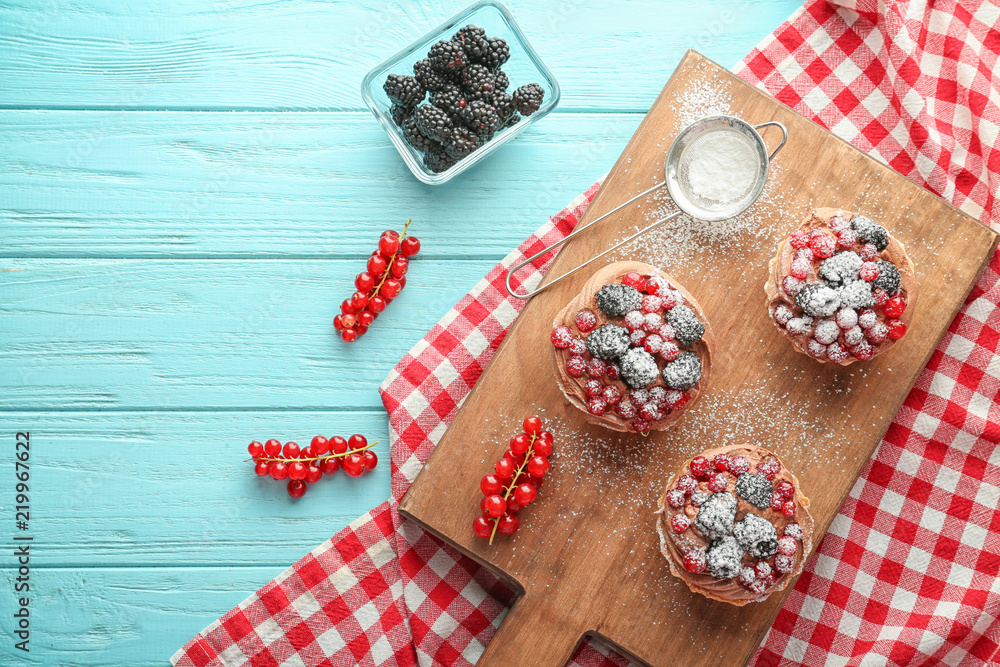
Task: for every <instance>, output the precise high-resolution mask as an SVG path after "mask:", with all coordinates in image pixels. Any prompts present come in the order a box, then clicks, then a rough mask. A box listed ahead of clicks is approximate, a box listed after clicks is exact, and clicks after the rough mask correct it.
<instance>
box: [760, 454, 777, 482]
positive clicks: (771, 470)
mask: <svg viewBox="0 0 1000 667" xmlns="http://www.w3.org/2000/svg"><path fill="white" fill-rule="evenodd" d="M757 472H758V473H760V474H761V475H764V477H766V478H767V479H769V480H771V481H774V478H775V477H777V476H778V473H779V472H781V463H779V462H778V459H777V457H775V456H768V457H767V458H766V459H764V460H763V461H761V462H760V463H758V464H757Z"/></svg>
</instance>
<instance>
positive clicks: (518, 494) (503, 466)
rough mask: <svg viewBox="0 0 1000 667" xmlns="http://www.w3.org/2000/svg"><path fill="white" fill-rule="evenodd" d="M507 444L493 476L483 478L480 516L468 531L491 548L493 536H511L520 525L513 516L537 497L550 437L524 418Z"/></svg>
mask: <svg viewBox="0 0 1000 667" xmlns="http://www.w3.org/2000/svg"><path fill="white" fill-rule="evenodd" d="M521 426H522V427H523V428H524V433H518V434H517V435H515V436H514V438H513V439H512V440H511V441H510V449H509V450H507V451H506V452H504V455H503V457H502V458H501V459H500V460H499V461H497V464H496V467H495V469H494V470H495V471H494V474H489V475H486V476H484V477H483V479H482V480H480V482H479V488H480V490H482V492H483V496H485V497H484V498H483V500H482V502H480V504H479V507H480V509H481V510H482V511H483V513H482V515H480V516H478V517H476V518H475V520H474V521H473V522H472V530H473V532H475V533H476V535H478V536H479V537H481V538H483V539H484V540H489V541H490V544H493V538H494V537H495V536H496V534H497V533H500V534H501V535H511V534H513V533H514V532H515V531H516V530H517V529H518V527H519V526H520V525H521V522H520V519H518V518H517V513H518V512H520V511H521V508H523V507H524V506H525V505H528V504H530V503H532V502H533V501H534V500H535V498H537V497H538V491H539V489H541V487H542V479H543V478H544V477H545V473H547V472H548V471H549V467H550V466H549V455H550V454H552V441H553V436H552V434H551V433H550V432H548V431H543V430H542V420H541V419H539V418H538V417H528V418H527V419H525V420H524V423H523V424H522V425H521Z"/></svg>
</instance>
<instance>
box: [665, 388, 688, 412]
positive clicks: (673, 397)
mask: <svg viewBox="0 0 1000 667" xmlns="http://www.w3.org/2000/svg"><path fill="white" fill-rule="evenodd" d="M690 400H691V394H690V393H688V392H686V391H679V390H677V389H672V390H670V391H668V392H667V407H668V408H670V409H671V410H683V409H684V406H685V405H687V404H688V401H690Z"/></svg>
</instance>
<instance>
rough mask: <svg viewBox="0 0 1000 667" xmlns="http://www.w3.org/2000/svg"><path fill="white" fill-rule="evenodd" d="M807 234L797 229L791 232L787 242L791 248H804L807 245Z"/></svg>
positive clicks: (808, 237)
mask: <svg viewBox="0 0 1000 667" xmlns="http://www.w3.org/2000/svg"><path fill="white" fill-rule="evenodd" d="M809 239H810V236H809V232H807V231H805V230H804V229H797V230H795V231H794V232H792V234H791V236H789V238H788V242H789V243H790V244H792V247H793V248H795V249H796V250H798V249H799V248H805V247H806V246H807V245H809Z"/></svg>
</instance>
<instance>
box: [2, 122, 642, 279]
mask: <svg viewBox="0 0 1000 667" xmlns="http://www.w3.org/2000/svg"><path fill="white" fill-rule="evenodd" d="M641 120H642V116H641V115H639V114H558V113H557V114H553V115H551V116H549V117H548V118H546V119H545V120H544V121H543V123H539V124H537V125H535V126H533V127H532V128H530V129H529V130H528V131H527V132H525V133H524V134H523V135H521V136H520V137H518V138H517V139H516V140H514V141H513V142H511V143H510V144H509V145H507V146H504V147H503V148H502V149H501V150H500V151H498V152H497V153H496V154H495V155H493V156H491V157H490V159H489V160H487V161H486V162H485V163H484V164H483V165H481V166H479V167H477V168H475V169H473V170H471V171H469V172H467V173H465V174H463V175H462V176H460V177H458V178H457V179H455V180H454V181H453V182H451V183H448V184H446V185H444V186H440V187H429V186H426V185H423V184H422V183H419V182H418V181H417V180H416V179H415V178H414V177H413V175H412V174H411V173H410V172H409V170H408V169H407V168H406V166H405V165H404V164H403V161H402V159H401V158H400V157H399V154H398V153H397V152H396V149H395V148H394V147H393V146H392V144H390V143H389V139H388V138H387V137H386V136H385V134H384V133H383V132H382V130H381V127H380V126H379V125H378V123H377V122H376V121H375V119H374V118H373V117H372V116H371V115H370V114H367V113H312V114H306V113H215V112H201V113H184V112H76V111H0V126H3V127H4V132H2V133H0V190H2V195H0V256H5V257H25V256H27V257H88V256H99V257H100V256H103V257H191V258H205V257H244V258H251V257H252V258H266V257H300V258H303V257H323V258H327V257H329V258H343V257H363V256H367V255H368V254H369V253H370V252H371V251H372V250H373V249H374V246H375V243H376V241H377V240H378V235H379V234H380V233H381V232H382V231H383V230H385V229H387V228H395V229H399V228H401V227H402V225H403V224H404V223H405V222H406V220H407V218H410V217H412V218H413V219H414V223H413V226H412V228H411V230H412V232H413V233H414V235H416V236H417V237H418V238H420V239H421V241H422V242H423V253H424V256H427V257H434V258H482V259H486V258H492V259H498V258H500V257H502V256H504V255H505V254H506V253H507V252H509V250H510V249H511V248H513V247H515V246H516V245H517V244H518V243H520V241H521V240H523V239H524V237H525V236H527V235H528V234H530V233H531V232H532V231H534V230H535V229H536V228H537V227H538V226H539V225H540V224H541V223H542V222H543V221H544V220H545V219H546V218H547V217H548V216H549V215H552V214H553V213H555V212H557V211H558V210H559V209H561V208H562V207H563V206H565V205H566V204H567V203H568V202H569V201H570V200H572V199H573V198H574V197H576V195H577V194H579V193H580V192H581V191H583V190H584V189H585V188H587V187H589V186H590V185H591V184H592V183H593V182H594V180H595V179H597V178H598V177H599V176H600V175H601V174H602V173H604V172H605V171H607V170H608V169H610V168H611V165H613V164H614V161H615V160H616V159H617V157H618V155H619V154H620V153H621V150H622V149H623V148H624V146H625V144H626V143H627V142H628V139H629V138H630V137H631V135H632V133H633V132H634V131H635V128H636V127H637V126H638V124H639V122H640V121H641Z"/></svg>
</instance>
